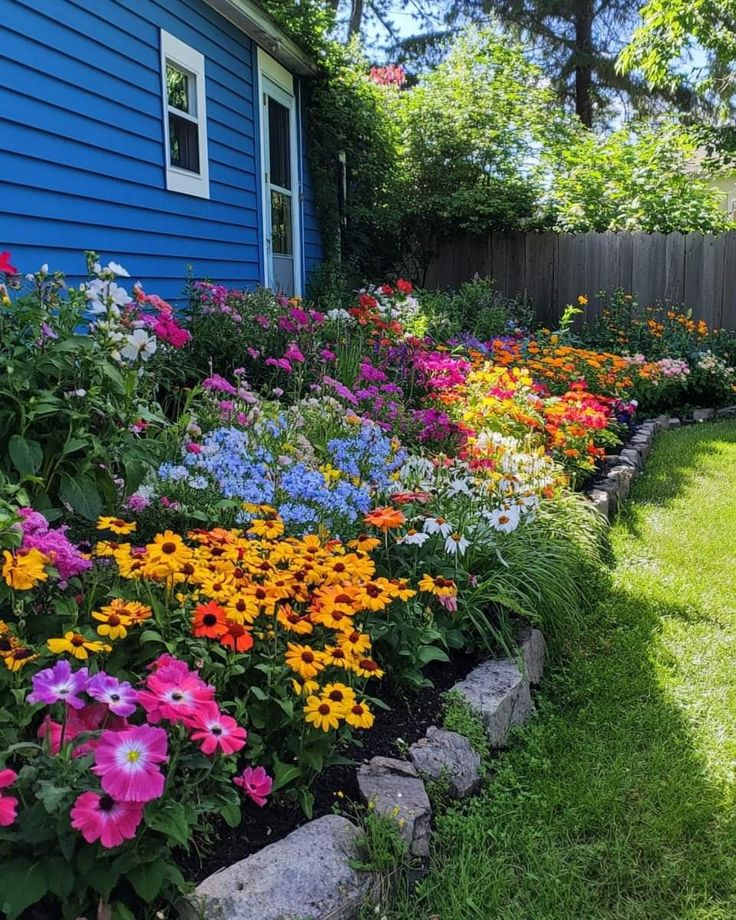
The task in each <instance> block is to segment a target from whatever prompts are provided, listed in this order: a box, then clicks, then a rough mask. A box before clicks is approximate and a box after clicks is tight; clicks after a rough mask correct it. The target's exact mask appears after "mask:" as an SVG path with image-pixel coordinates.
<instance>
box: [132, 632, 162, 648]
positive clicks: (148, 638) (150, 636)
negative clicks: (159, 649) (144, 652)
mask: <svg viewBox="0 0 736 920" xmlns="http://www.w3.org/2000/svg"><path fill="white" fill-rule="evenodd" d="M144 642H159V643H160V642H163V639H162V638H161V634H160V633H158V632H156V630H155V629H144V630H143V632H142V633H141V634H140V636H139V637H138V644H139V645H143V643H144Z"/></svg>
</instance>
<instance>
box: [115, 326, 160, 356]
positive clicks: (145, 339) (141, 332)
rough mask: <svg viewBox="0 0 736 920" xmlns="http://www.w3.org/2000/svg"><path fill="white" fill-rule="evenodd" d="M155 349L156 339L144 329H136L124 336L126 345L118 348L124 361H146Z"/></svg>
mask: <svg viewBox="0 0 736 920" xmlns="http://www.w3.org/2000/svg"><path fill="white" fill-rule="evenodd" d="M155 351H156V339H155V338H153V337H152V336H150V335H149V334H148V333H147V332H146V330H145V329H136V330H135V331H134V332H131V334H130V335H129V336H126V345H124V346H123V348H122V349H121V350H120V354H121V355H122V356H123V358H125V360H126V361H131V362H133V361H136V360H137V359H138V358H140V359H141V361H148V359H149V358H150V357H151V355H152V354H153V353H154V352H155Z"/></svg>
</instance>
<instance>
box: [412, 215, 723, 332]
mask: <svg viewBox="0 0 736 920" xmlns="http://www.w3.org/2000/svg"><path fill="white" fill-rule="evenodd" d="M428 249H429V250H430V259H429V264H428V266H427V272H426V285H427V286H428V287H431V288H441V287H448V286H449V287H457V286H458V285H460V284H461V283H462V282H463V281H467V280H469V279H470V278H472V277H473V275H475V274H476V273H478V274H480V275H481V276H484V277H491V278H493V279H494V280H495V282H496V285H497V287H498V289H499V290H500V291H503V292H504V293H505V294H507V295H508V296H518V295H522V296H524V295H525V296H528V297H529V299H530V300H531V301H532V303H533V304H534V305H535V307H536V309H537V312H538V315H539V317H540V319H541V320H542V321H543V322H548V323H549V322H554V321H555V319H556V318H557V317H559V316H560V314H561V313H562V310H563V309H564V308H565V306H566V305H567V304H569V303H573V304H574V303H576V302H577V298H578V296H579V295H580V294H585V295H586V296H587V297H588V301H589V302H588V307H587V309H586V319H593V318H594V317H595V316H596V315H598V313H599V312H600V304H599V303H598V302H597V300H596V295H597V294H598V292H599V291H606V292H608V293H611V292H612V291H613V290H615V289H616V288H623V290H624V291H625V292H626V293H632V294H634V295H635V296H636V297H637V298H638V300H639V302H640V303H641V304H642V305H645V306H647V305H649V304H651V303H653V302H655V301H665V302H668V303H672V304H676V305H678V306H679V305H684V306H686V307H687V308H688V309H691V310H692V311H693V315H694V316H695V318H696V319H704V320H705V321H706V322H708V324H709V325H715V326H721V325H722V326H723V327H725V328H729V329H736V231H732V232H729V233H724V234H721V235H720V236H715V237H714V236H703V235H702V234H700V233H689V234H684V235H683V234H681V233H669V234H661V233H652V234H647V233H610V232H607V233H581V234H567V233H527V234H524V233H507V234H504V233H491V234H486V235H476V236H472V235H462V236H458V237H456V238H454V239H450V240H441V241H434V242H433V243H432V244H431V245H430V246H429V247H428Z"/></svg>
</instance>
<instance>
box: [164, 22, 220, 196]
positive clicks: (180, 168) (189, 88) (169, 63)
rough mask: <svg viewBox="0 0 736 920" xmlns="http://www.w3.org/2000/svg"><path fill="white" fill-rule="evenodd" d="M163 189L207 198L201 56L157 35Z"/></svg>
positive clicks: (204, 110)
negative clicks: (159, 52)
mask: <svg viewBox="0 0 736 920" xmlns="http://www.w3.org/2000/svg"><path fill="white" fill-rule="evenodd" d="M161 76H162V84H163V113H164V126H165V131H164V137H165V148H166V163H165V166H166V188H168V189H169V191H172V192H181V193H182V194H184V195H197V196H199V197H200V198H209V197H210V181H209V163H208V161H207V111H206V95H205V82H204V80H205V76H204V55H202V54H200V53H199V51H195V50H194V48H190V47H189V45H185V44H184V42H182V41H180V40H179V39H178V38H174V36H173V35H169V33H168V32H163V31H162V32H161Z"/></svg>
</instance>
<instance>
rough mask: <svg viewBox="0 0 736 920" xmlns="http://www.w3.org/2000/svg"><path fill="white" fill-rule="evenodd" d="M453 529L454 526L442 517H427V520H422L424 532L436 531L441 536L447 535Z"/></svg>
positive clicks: (434, 532) (433, 532) (431, 532)
mask: <svg viewBox="0 0 736 920" xmlns="http://www.w3.org/2000/svg"><path fill="white" fill-rule="evenodd" d="M454 529H455V528H454V527H453V526H452V524H451V523H450V522H449V521H447V520H445V518H443V517H436V518H427V520H426V521H425V522H424V527H423V528H422V530H424V532H425V533H429V534H436V533H438V534H441V535H442V536H443V537H449V536H450V534H451V533H452V531H453V530H454Z"/></svg>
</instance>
